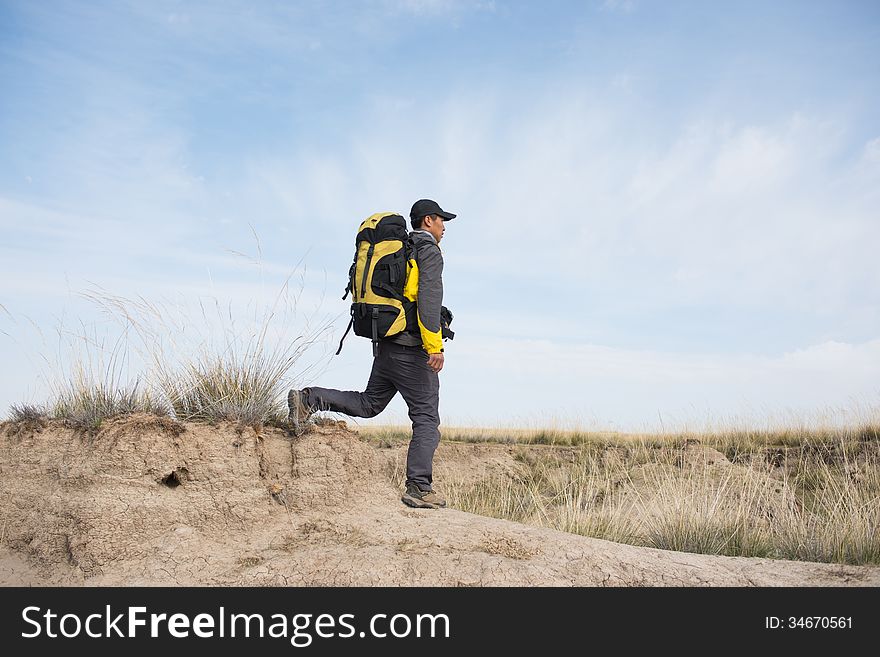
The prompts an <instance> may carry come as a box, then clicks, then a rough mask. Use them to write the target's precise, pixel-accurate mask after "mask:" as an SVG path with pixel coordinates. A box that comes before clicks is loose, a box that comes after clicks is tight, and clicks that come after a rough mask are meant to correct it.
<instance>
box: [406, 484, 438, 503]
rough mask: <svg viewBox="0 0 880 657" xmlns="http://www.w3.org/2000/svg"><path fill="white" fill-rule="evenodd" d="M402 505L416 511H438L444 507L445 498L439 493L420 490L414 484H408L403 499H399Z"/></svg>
mask: <svg viewBox="0 0 880 657" xmlns="http://www.w3.org/2000/svg"><path fill="white" fill-rule="evenodd" d="M400 499H401V501H402V502H403V503H404V504H407V505H409V506H413V507H416V508H417V509H439V508H441V507H444V506H446V498H444V497H443V496H442V495H440V493H435V492H434V491H432V490H422V489H421V488H419V487H418V486H416V485H415V484H409V485H408V486H407V487H406V491H405V492H404V493H403V497H401V498H400Z"/></svg>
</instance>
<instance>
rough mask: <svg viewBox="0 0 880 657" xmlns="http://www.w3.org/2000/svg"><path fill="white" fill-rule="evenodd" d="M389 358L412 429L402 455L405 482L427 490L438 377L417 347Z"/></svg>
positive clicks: (436, 429)
mask: <svg viewBox="0 0 880 657" xmlns="http://www.w3.org/2000/svg"><path fill="white" fill-rule="evenodd" d="M391 358H392V360H393V361H394V365H395V369H394V372H393V376H394V385H395V386H396V387H397V389H398V390H400V394H401V395H403V399H404V400H405V401H406V405H407V406H408V407H409V417H410V420H412V428H413V434H412V440H410V443H409V450H408V451H407V454H406V484H407V486H409V485H410V484H416V485H417V486H418V487H419V488H420V489H421V490H431V484H432V482H433V480H434V477H433V471H434V468H433V463H434V452H435V451H436V449H437V445H438V444H439V443H440V410H439V405H440V377H439V376H438V374H437V372H434V371H432V370H431V368H429V367H428V355H427V354H426V353H425V352H423V351H422V350H421V349H413V350H403V349H395V350H394V352H393V353H392V354H391Z"/></svg>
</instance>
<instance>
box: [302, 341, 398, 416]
mask: <svg viewBox="0 0 880 657" xmlns="http://www.w3.org/2000/svg"><path fill="white" fill-rule="evenodd" d="M382 347H383V345H382V344H381V343H380V345H379V353H378V355H377V356H376V357H375V358H374V359H373V369H372V371H371V372H370V380H369V381H368V382H367V389H366V390H364V391H363V392H356V391H353V390H334V389H333V388H306V389H305V390H306V391H307V394H306V399H305V401H306V404H307V405H308V406H310V407H311V408H312V409H314V410H316V411H335V412H338V413H345V414H346V415H351V416H352V417H374V416H376V415H378V414H379V413H381V412H382V411H383V410H385V407H386V406H388V404H389V402H390V401H391V399H392V398H393V397H394V395H395V394H397V389H396V388H395V387H394V383H393V382H392V380H391V377H390V376H389V372H388V355H387V354H386V353H383V349H382Z"/></svg>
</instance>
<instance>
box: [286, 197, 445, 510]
mask: <svg viewBox="0 0 880 657" xmlns="http://www.w3.org/2000/svg"><path fill="white" fill-rule="evenodd" d="M409 216H410V224H411V226H412V232H411V233H409V234H408V235H407V231H406V224H405V220H403V218H402V217H400V215H394V214H392V213H384V214H377V215H373V216H372V217H370V218H369V219H367V220H366V221H364V223H363V224H361V230H360V231H359V233H358V240H361V239H362V235H364V234H365V231H366V232H373V231H372V229H376V231H378V229H379V226H380V222H383V221H384V222H385V224H384V225H387V226H389V228H384V227H383V230H384V231H385V232H383V233H382V234H381V235H379V236H375V235H368V236H367V237H366V238H364V239H363V240H362V241H358V246H359V249H358V250H357V251H356V253H355V260H354V263H353V264H352V268H351V271H350V284H349V288H348V289H347V290H346V295H347V294H348V292H349V291H351V292H352V294H353V304H352V324H350V325H349V329H350V328H351V327H352V326H354V328H355V333H356V334H358V335H363V336H365V337H370V335H371V333H372V338H373V366H372V371H371V372H370V379H369V381H368V383H367V388H366V390H365V391H364V392H354V391H342V390H334V389H331V388H318V387H309V388H303V389H302V390H291V391H290V393H289V394H288V397H287V401H288V406H289V409H290V420H291V422H292V423H293V424H294V425H295V426H299V425H300V424H301V423H302V422H304V421H307V420H308V418H309V416H310V415H311V414H312V413H314V412H315V411H335V412H339V413H344V414H346V415H351V416H354V417H374V416H376V415H378V414H379V413H381V412H382V411H383V410H384V409H385V407H386V406H388V403H389V402H390V401H391V399H392V398H393V397H394V395H395V394H397V393H398V392H400V394H401V395H402V396H403V399H404V400H405V401H406V404H407V406H408V408H409V417H410V420H412V438H411V440H410V443H409V449H408V451H407V457H406V488H405V491H404V493H403V497H402V498H401V500H402V501H403V502H404V503H405V504H408V505H409V506H413V507H418V508H432V509H434V508H438V507H443V506H446V500H445V499H444V498H443V496H442V495H440V494H439V493H438V492H436V491H434V490H433V488H432V484H433V477H432V471H433V467H432V466H433V459H434V451H435V450H436V449H437V445H438V443H439V442H440V412H439V408H438V406H439V400H440V378H439V376H438V374H439V372H440V370H442V369H443V362H444V355H443V338H444V337H449V338H451V337H452V335H453V334H452V332H451V331H450V330H449V328H448V323H449V321H451V319H452V314H451V313H450V312H449V311H448V310H447V309H446V308H445V307H443V306H442V301H443V278H442V275H443V256H442V254H441V252H440V246H439V244H440V240H441V239H443V233H444V232H445V231H446V226H445V224H446V222H447V221H449V220H451V219H454V218H455V217H456V215H454V214H452V213H450V212H445V211H444V210H443V209H442V208H441V207H440V206H439V205H438V204H437V203H436V202H435V201H432V200H429V199H421V200H419V201H416V202H415V203H414V204H413V206H412V209H411V210H410V215H409ZM394 221H397V222H398V224H394V223H393V222H394ZM389 230H396V231H398V232H397V233H396V236H397V237H398V238H399V239H398V240H395V241H394V244H403V243H408V244H411V247H410V248H411V256H404V255H400V256H399V258H400V260H399V261H397V263H395V264H391V263H390V259H389V264H384V265H379V264H378V263H374V266H373V268H372V269H371V268H370V259H371V258H372V257H373V255H374V247H376V241H377V240H380V239H385V236H386V235H387V234H388V231H389ZM368 240H369V244H368V243H367V242H368ZM384 243H388V242H384ZM361 247H363V248H361ZM367 247H368V248H367ZM376 251H382V253H385V251H387V249H386V250H385V251H383V250H382V249H376ZM359 254H360V256H359ZM391 255H394V254H391ZM359 257H360V260H359ZM376 257H379V256H376ZM404 257H411V258H412V260H408V261H407V262H406V264H404V263H403V260H402V259H403V258H404ZM383 259H384V256H383ZM380 262H382V261H381V260H380ZM358 267H360V268H358ZM399 268H403V269H405V271H406V272H407V273H406V274H400V275H397V274H396V273H395V272H397V271H399V270H400V269H399ZM377 271H380V272H385V271H387V272H388V273H387V274H376V273H375V272H377ZM380 275H386V276H387V277H388V279H387V280H388V281H390V283H388V282H380V283H377V282H376V279H377V277H378V276H380ZM368 276H372V278H371V279H370V285H367V277H368ZM404 277H405V278H406V282H405V288H404V283H403V281H401V280H400V279H401V278H404ZM395 281H396V282H397V285H398V288H399V289H400V290H404V289H405V290H406V292H405V295H406V296H402V295H400V294H399V293H394V294H392V293H391V291H390V287H391V284H393V283H394V282H395ZM358 282H360V286H359V285H358V284H357V283H358ZM377 289H379V291H380V292H381V291H382V290H383V289H389V292H386V293H383V294H387V298H384V297H381V296H379V297H377V296H376V292H375V291H376V290H377ZM359 293H360V303H359V297H358V294H359ZM392 297H393V298H392ZM398 297H399V299H400V300H395V299H397V298H398ZM343 298H345V297H343ZM371 300H372V301H373V304H374V305H373V306H370V305H369V303H368V302H369V301H371ZM412 302H414V303H412ZM388 304H393V305H394V308H398V310H394V308H391V307H390V306H389V305H388ZM389 308H390V311H389ZM379 309H381V310H382V312H383V313H385V314H383V315H382V316H381V318H379V317H380V316H379ZM367 310H372V313H369V312H366V311H367ZM360 311H364V312H360ZM371 317H372V325H371V324H370V318H371ZM377 318H379V319H377ZM389 325H390V326H389ZM404 326H405V329H403V330H401V328H402V327H404ZM393 331H397V332H396V333H393V334H392V332H393ZM386 332H387V333H388V335H387V336H386V337H384V338H383V337H382V336H383V335H384V334H385V333H386ZM347 333H348V330H346V334H347ZM344 339H345V336H343V340H344ZM339 348H340V350H341V349H342V343H341V342H340V347H339ZM337 353H339V352H337Z"/></svg>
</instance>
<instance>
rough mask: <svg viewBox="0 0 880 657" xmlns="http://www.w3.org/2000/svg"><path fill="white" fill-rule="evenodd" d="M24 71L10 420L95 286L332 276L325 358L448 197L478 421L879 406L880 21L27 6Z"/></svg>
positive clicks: (846, 10)
mask: <svg viewBox="0 0 880 657" xmlns="http://www.w3.org/2000/svg"><path fill="white" fill-rule="evenodd" d="M0 81H2V89H3V93H2V94H0V144H2V156H0V227H2V236H3V239H2V240H0V276H2V280H3V285H2V287H0V304H2V305H3V307H4V308H5V309H6V310H7V311H8V314H4V313H2V312H0V330H2V331H4V333H3V334H0V359H2V362H3V363H4V364H5V367H4V373H3V375H2V377H0V404H2V406H3V407H7V406H8V404H10V403H12V402H16V401H37V400H40V399H42V398H45V396H46V387H45V382H44V381H43V380H42V378H41V375H40V372H39V370H40V367H38V365H40V364H41V363H42V362H43V357H42V355H41V354H43V353H44V352H46V351H47V350H49V351H50V352H55V353H57V352H58V351H59V350H58V345H57V344H56V343H57V340H56V341H55V342H54V343H53V338H52V333H53V330H54V327H57V325H58V323H59V322H66V323H67V324H69V323H71V322H78V321H83V322H91V321H101V316H100V314H99V313H98V312H97V311H96V310H95V308H94V307H93V305H91V304H89V303H87V302H84V300H83V299H82V298H81V297H80V296H79V293H80V292H81V291H83V290H85V289H87V288H88V287H89V286H92V285H98V286H101V287H102V288H103V289H105V290H108V291H109V292H111V293H113V294H119V295H123V296H127V297H135V296H138V295H141V296H143V297H145V298H147V299H160V298H173V299H176V300H177V303H179V304H184V305H185V304H193V303H195V302H197V301H198V299H204V298H220V299H223V300H228V301H229V302H230V303H236V304H240V306H241V307H243V308H244V307H246V306H247V304H248V303H259V302H260V301H261V300H266V299H271V298H272V295H273V291H274V290H277V288H278V287H279V286H280V285H281V283H282V282H283V280H284V279H285V277H286V275H287V274H288V273H289V272H290V270H291V269H292V268H293V267H294V265H295V264H296V263H297V262H300V261H302V262H303V263H304V264H305V272H301V276H300V277H299V278H298V280H299V281H300V284H301V286H302V288H303V289H302V295H303V298H304V299H305V300H306V301H307V302H308V303H309V304H310V306H309V307H315V308H317V309H318V310H319V311H320V312H321V313H324V314H326V316H327V317H328V318H329V319H330V320H332V321H333V331H332V332H331V334H330V335H328V336H325V337H326V340H325V342H326V344H325V345H324V347H325V350H326V347H327V345H329V344H330V343H331V342H333V339H335V338H338V336H339V334H341V331H342V330H343V329H344V328H345V324H346V312H347V306H346V303H345V302H342V301H341V300H339V299H338V296H337V289H339V290H341V288H342V285H343V284H344V279H345V274H346V271H347V266H348V265H347V263H348V261H349V260H350V258H351V251H352V248H353V244H352V238H353V232H354V229H355V228H356V226H357V225H358V223H359V222H360V221H361V220H362V219H363V218H364V217H366V216H367V215H369V214H372V213H373V212H376V211H380V210H396V211H399V212H401V213H403V214H406V212H407V211H408V208H409V206H410V205H411V203H412V202H413V201H414V200H416V199H418V198H422V197H430V198H435V199H437V200H438V201H439V202H440V203H441V204H442V205H443V206H444V207H445V208H447V209H449V210H451V211H453V212H457V213H458V214H459V218H458V219H456V220H455V221H454V222H452V223H450V224H449V226H448V230H447V233H446V237H445V239H444V242H443V248H444V255H445V261H446V274H445V284H446V298H445V302H446V305H448V306H449V307H450V308H451V309H452V310H453V312H454V313H455V316H456V319H455V322H454V328H456V330H457V337H456V340H455V341H454V342H452V343H449V344H448V345H447V352H448V354H447V355H448V358H447V366H446V369H445V370H444V372H443V374H442V375H441V376H442V403H441V415H442V416H443V418H444V420H446V421H448V422H450V423H458V424H462V423H479V424H489V423H505V422H520V423H522V422H532V421H534V422H537V423H540V422H542V421H547V420H548V419H549V420H552V421H565V422H567V421H573V422H581V423H585V424H589V425H592V424H595V425H599V426H613V427H625V428H629V427H641V426H645V425H648V424H656V423H657V421H658V418H662V417H666V418H671V419H678V420H681V421H690V420H694V419H705V418H715V419H721V418H726V417H733V416H737V417H740V416H746V415H751V416H755V417H765V416H768V415H774V414H778V413H783V412H792V413H794V414H801V415H804V414H808V413H813V412H816V411H821V410H822V409H828V408H839V407H843V406H851V405H853V404H854V403H858V404H868V405H876V403H877V401H878V394H880V384H878V383H877V382H878V381H880V269H878V268H877V267H876V265H875V264H874V262H875V260H876V251H877V246H878V244H880V211H878V208H880V119H878V117H880V5H878V4H877V3H873V2H822V3H820V2H790V3H788V2H776V3H766V2H740V3H729V4H728V5H726V6H725V5H722V4H720V3H702V2H641V1H638V0H632V1H624V0H617V1H611V0H608V1H604V2H603V1H602V0H596V1H595V2H571V3H568V2H548V3H535V2H500V1H496V2H489V1H478V2H465V1H464V0H461V1H458V0H376V1H373V2H352V3H345V2H297V3H280V2H278V3H276V2H272V3H270V2H183V1H176V2H172V1H167V2H163V1H159V2H51V1H50V2H42V3H34V2H10V1H8V0H3V1H2V2H0ZM254 232H255V233H256V235H257V238H258V239H255V237H254ZM232 251H238V252H242V253H246V254H248V255H250V256H252V257H255V258H256V257H257V256H256V254H257V253H259V260H260V262H261V265H260V266H257V265H255V264H253V263H252V262H250V261H248V260H247V259H246V258H242V257H241V256H237V255H236V254H234V253H232ZM369 353H370V352H369V344H368V343H367V341H365V340H362V339H357V338H349V340H348V342H347V344H346V348H345V350H344V351H343V354H342V355H341V356H339V357H335V358H331V357H330V356H329V355H328V354H326V353H323V354H318V355H316V356H315V358H318V359H321V358H322V359H323V360H321V363H322V373H321V374H320V375H319V376H318V377H317V379H313V380H312V381H311V382H313V383H316V384H320V385H326V386H332V387H340V388H345V389H359V388H362V387H363V385H364V384H365V382H366V378H367V374H368V371H369V362H370V355H369ZM378 420H379V421H383V422H405V421H406V410H405V405H404V404H403V403H402V401H401V400H399V399H397V400H395V402H394V403H393V404H392V406H391V407H390V409H389V411H387V412H386V414H384V415H383V416H380V418H378Z"/></svg>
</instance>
